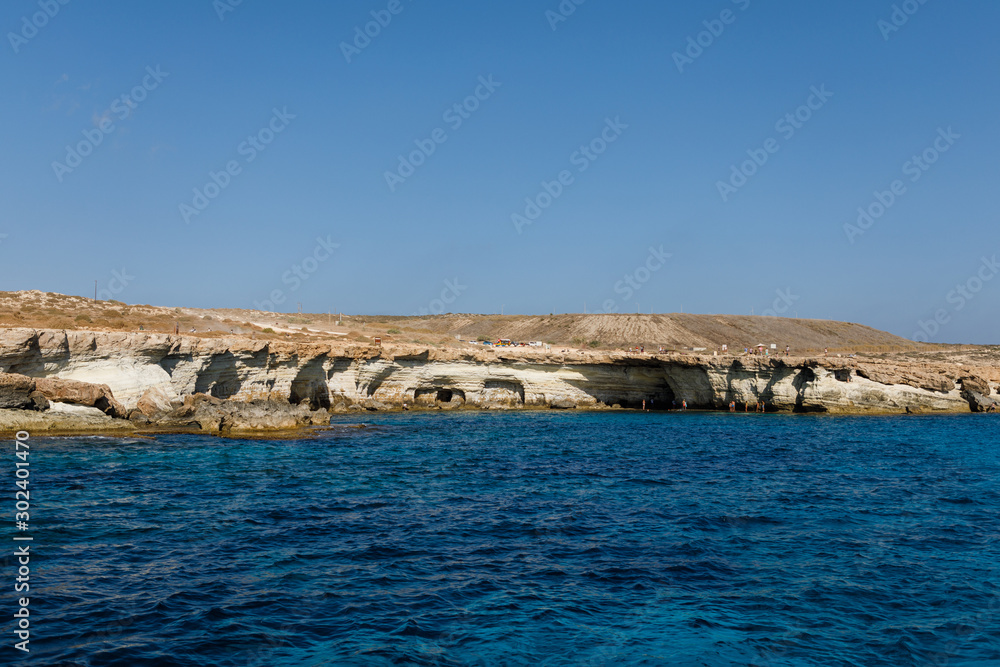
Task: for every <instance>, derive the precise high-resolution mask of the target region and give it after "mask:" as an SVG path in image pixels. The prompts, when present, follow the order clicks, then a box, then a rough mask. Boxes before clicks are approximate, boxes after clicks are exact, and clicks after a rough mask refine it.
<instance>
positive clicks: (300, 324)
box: [0, 291, 956, 354]
mask: <svg viewBox="0 0 1000 667" xmlns="http://www.w3.org/2000/svg"><path fill="white" fill-rule="evenodd" d="M0 327H35V328H54V329H67V330H92V331H138V330H140V327H141V329H142V330H144V331H151V332H173V331H174V330H175V328H176V330H177V331H178V332H179V333H185V334H192V335H198V336H208V337H216V336H223V335H224V336H231V335H237V336H248V337H254V338H257V339H262V338H263V339H267V338H275V339H283V340H286V339H287V340H301V341H306V340H309V341H317V342H318V341H323V340H340V341H358V342H371V341H372V339H373V338H375V337H380V338H381V339H382V340H383V342H385V343H398V344H418V345H430V346H435V347H451V346H463V347H464V346H467V345H468V344H469V343H468V341H476V340H480V341H484V340H496V339H499V338H508V339H512V340H514V341H521V342H527V341H540V342H542V343H545V344H548V345H551V346H553V347H556V346H557V347H560V348H583V349H595V350H601V349H623V348H629V347H632V346H640V345H642V346H645V348H646V350H647V351H655V350H658V349H659V348H660V347H661V346H662V347H664V348H666V349H673V350H688V349H691V348H705V349H706V350H707V351H709V353H711V351H713V350H717V349H721V347H722V345H728V346H729V349H730V351H731V352H742V350H743V348H744V347H752V346H755V345H757V344H760V343H763V344H765V345H768V346H770V345H771V344H772V343H773V344H775V345H777V346H778V349H779V350H780V351H783V350H784V348H785V346H786V345H788V346H790V347H791V349H792V351H793V353H794V354H806V353H816V352H822V351H823V349H824V348H829V350H830V352H831V353H858V354H898V353H905V354H929V353H938V352H941V351H944V350H955V349H956V348H955V346H936V345H924V344H919V343H914V342H912V341H909V340H907V339H904V338H901V337H899V336H895V335H892V334H889V333H886V332H884V331H879V330H877V329H872V328H871V327H867V326H864V325H861V324H853V323H848V322H834V321H829V320H804V319H786V318H777V317H760V316H757V317H753V316H745V315H693V314H685V313H677V314H667V315H639V314H616V315H610V314H608V315H605V314H600V315H572V314H570V315H549V316H523V315H507V316H498V315H463V314H457V315H453V314H447V315H434V316H428V317H400V316H350V315H344V316H343V319H340V316H339V315H338V314H327V313H321V314H317V313H297V314H283V313H264V312H260V311H256V310H241V309H207V310H206V309H196V308H169V307H159V306H151V305H129V304H125V303H122V302H119V301H95V300H93V299H89V298H85V297H78V296H66V295H62V294H55V293H51V292H39V291H25V292H0Z"/></svg>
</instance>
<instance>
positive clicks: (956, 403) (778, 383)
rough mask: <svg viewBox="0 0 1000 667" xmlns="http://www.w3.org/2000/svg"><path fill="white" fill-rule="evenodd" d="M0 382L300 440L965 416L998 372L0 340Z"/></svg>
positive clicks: (118, 336) (987, 401) (26, 336)
mask: <svg viewBox="0 0 1000 667" xmlns="http://www.w3.org/2000/svg"><path fill="white" fill-rule="evenodd" d="M0 368H2V369H4V370H6V371H8V372H6V373H0V410H2V409H14V410H23V411H27V412H34V413H35V414H36V415H45V414H47V413H49V412H52V410H51V407H50V406H51V405H53V404H61V405H76V406H83V407H87V408H96V409H97V410H99V411H100V412H101V413H102V414H103V415H104V416H106V417H109V418H113V419H115V420H117V421H122V422H124V423H125V424H128V425H129V427H130V428H133V429H139V430H142V429H149V428H156V429H183V430H197V431H198V432H206V433H217V434H219V433H221V434H226V433H231V432H235V433H239V432H248V433H253V432H269V431H279V430H287V429H294V428H302V427H304V426H309V425H312V424H317V423H329V417H330V413H331V412H334V413H347V412H367V411H393V410H401V409H404V406H406V409H413V410H435V411H437V410H465V409H483V410H511V409H514V410H517V409H560V410H567V409H582V410H587V409H611V408H614V406H620V407H622V408H640V407H641V405H642V402H643V401H646V402H647V406H648V407H649V408H651V409H653V410H662V409H668V408H670V407H672V406H673V405H675V404H676V405H678V406H679V405H680V403H681V402H682V401H686V402H687V404H688V407H690V408H691V409H714V410H724V409H727V408H728V405H729V403H730V402H731V401H736V402H737V404H738V407H739V408H742V407H743V405H744V404H745V403H750V404H754V405H755V404H756V403H757V402H758V401H761V402H763V403H765V405H766V406H767V409H768V411H771V412H773V411H781V412H803V413H808V412H819V413H829V414H908V413H909V414H913V413H924V414H926V413H960V412H965V413H968V412H970V411H983V410H987V409H989V407H990V406H991V405H992V404H993V402H994V400H995V398H994V397H996V393H995V387H996V386H997V384H998V383H1000V368H994V367H983V366H961V367H960V366H957V365H954V364H950V365H947V364H943V363H941V364H923V363H905V362H898V361H892V360H879V359H865V360H860V359H854V358H828V357H820V358H816V357H755V356H741V357H730V356H707V357H705V356H701V357H699V356H682V355H667V354H627V353H623V352H588V351H574V352H567V353H555V352H546V351H543V350H531V349H525V350H514V351H512V350H492V349H475V350H462V349H433V348H419V349H414V348H413V346H401V345H397V346H386V347H384V348H380V347H371V346H362V345H356V344H351V343H345V344H340V345H331V344H326V345H323V344H315V343H309V344H306V343H288V342H286V343H281V342H267V341H252V340H247V339H242V338H232V339H225V338H221V339H202V338H195V337H189V336H177V335H167V334H147V333H137V332H133V333H110V332H108V333H97V332H78V331H68V332H67V331H53V330H38V331H36V330H32V329H0ZM609 406H610V408H609ZM63 413H64V414H63V416H62V417H60V419H61V420H63V421H65V420H66V419H68V416H67V415H66V414H65V411H63ZM90 417H94V414H91V415H90ZM53 418H54V417H53ZM95 418H96V417H95ZM126 419H127V421H126ZM2 427H3V425H2V424H0V428H2ZM89 427H90V426H89V425H88V428H89Z"/></svg>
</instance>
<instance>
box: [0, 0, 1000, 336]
mask: <svg viewBox="0 0 1000 667" xmlns="http://www.w3.org/2000/svg"><path fill="white" fill-rule="evenodd" d="M231 2H232V0H218V1H217V2H213V0H179V1H177V2H171V3H159V4H156V5H154V4H152V3H132V2H124V1H108V2H103V3H100V4H99V5H95V4H94V3H85V2H81V1H80V0H75V1H74V0H70V1H69V2H67V3H66V4H62V3H61V2H60V1H59V0H41V1H40V2H39V0H34V1H28V0H11V1H9V2H6V3H4V4H3V6H2V8H0V27H2V29H3V32H4V35H5V38H4V42H3V44H2V45H0V63H2V67H0V77H2V78H0V82H2V84H3V89H4V91H5V93H4V95H3V96H2V98H0V118H2V119H3V121H4V123H3V125H4V128H5V129H4V142H3V149H4V159H3V160H2V161H0V192H2V201H3V204H4V205H3V207H2V211H0V213H2V218H0V233H2V234H5V235H6V236H5V237H3V238H2V239H0V256H2V259H3V264H2V265H3V268H2V271H3V276H4V281H3V288H4V289H11V290H14V289H41V290H46V291H55V292H62V293H67V294H80V295H92V294H93V288H94V280H97V281H98V286H99V288H100V289H101V292H102V296H105V297H107V296H113V297H114V298H117V299H120V300H122V301H126V302H128V303H152V304H157V305H170V306H173V305H188V306H200V307H253V306H254V304H255V303H256V304H262V305H263V304H265V302H266V301H268V300H270V297H271V296H272V295H275V296H276V297H278V298H280V300H281V302H282V303H281V304H279V305H276V309H277V310H282V311H293V310H295V308H296V304H297V303H298V302H301V303H302V305H303V309H304V310H307V311H313V312H321V311H326V310H327V309H332V310H340V311H343V312H350V313H359V314H360V313H366V314H376V313H385V314H403V315H408V314H413V313H417V312H420V311H421V309H425V310H428V311H438V310H442V309H444V310H448V311H454V312H474V313H492V312H499V311H500V309H501V308H503V309H504V312H506V313H545V314H547V313H549V312H556V313H563V312H582V311H583V310H584V307H585V306H586V308H587V309H588V311H589V312H602V311H605V310H614V311H617V312H636V310H637V309H638V310H641V311H642V312H650V311H652V312H658V313H665V312H678V311H683V312H699V313H736V314H749V313H751V312H754V313H756V314H760V313H762V312H763V313H767V314H772V313H781V314H788V315H798V316H799V317H809V318H828V319H837V320H848V321H855V322H861V323H864V324H869V325H871V326H875V327H878V328H882V329H886V330H889V331H892V332H894V333H897V334H900V335H903V336H907V337H913V336H914V335H917V334H920V336H919V337H921V338H922V339H929V340H933V341H937V342H976V343H997V342H1000V340H998V339H1000V336H998V334H997V324H998V318H997V312H998V308H997V306H998V304H1000V280H995V281H994V280H992V278H993V277H994V274H995V273H996V272H997V271H998V269H997V268H996V266H995V264H993V263H992V258H993V257H994V255H996V254H1000V229H998V225H997V218H996V206H995V203H994V198H995V194H994V193H995V192H996V191H997V188H996V185H995V177H996V173H997V167H996V159H997V157H996V156H997V155H998V148H1000V124H998V123H997V122H996V107H997V101H998V85H997V83H998V72H1000V43H998V42H997V40H996V39H995V27H996V25H998V23H1000V5H998V4H997V3H995V2H988V1H986V0H971V1H969V2H962V3H946V2H943V1H942V0H926V2H924V3H923V4H921V3H920V2H919V1H918V0H909V1H908V2H897V3H895V8H894V3H893V2H877V1H865V2H860V1H851V2H838V3H793V2H773V1H772V2H763V1H762V0H738V1H736V2H733V1H731V0H714V1H711V2H709V1H705V2H690V3H661V2H652V1H647V2H633V3H628V4H627V5H623V4H622V3H611V2H607V1H606V0H586V1H585V2H582V3H581V4H579V5H576V4H575V3H574V2H573V0H566V1H565V2H563V3H562V4H561V5H560V2H557V1H556V0H550V1H537V2H526V1H523V2H522V1H512V2H506V3H496V4H487V3H468V2H436V3H430V2H420V1H418V0H398V3H395V2H389V0H384V1H383V0H378V1H375V2H344V3H320V2H296V3H283V4H278V3H268V2H264V1H263V0H243V2H241V3H240V4H238V5H231V4H230V3H231ZM560 7H562V13H560ZM46 9H47V10H48V13H49V14H51V16H48V15H44V12H45V10H46ZM570 9H572V10H573V11H572V13H570V11H569V10H570ZM392 10H395V12H396V13H393V11H392ZM906 10H908V11H909V13H907V11H906ZM39 12H42V13H43V14H39ZM372 12H374V13H375V14H374V15H373V14H372ZM894 14H895V16H894ZM556 17H557V18H556ZM904 18H905V22H904V20H903V19H904ZM378 19H381V20H382V22H383V23H385V24H386V25H378V24H370V22H372V21H377V20H378ZM387 19H389V20H387ZM561 19H565V20H561ZM893 19H895V23H893ZM880 22H882V23H881V24H880ZM366 24H370V25H368V26H367V27H368V30H369V32H370V33H373V34H375V36H374V37H368V38H364V37H362V38H358V37H357V31H358V30H360V31H362V33H363V32H364V30H365V28H366ZM39 25H40V27H39ZM887 26H888V27H887ZM896 28H898V29H896ZM713 33H714V34H713ZM689 38H690V39H691V40H693V42H694V44H696V45H697V43H698V41H699V40H700V42H701V46H691V44H692V42H690V41H689ZM356 40H357V41H356ZM366 40H367V41H366ZM345 44H347V45H350V46H349V47H345V46H344V45H345ZM345 51H346V52H347V53H346V55H345ZM677 54H681V55H683V58H682V57H681V55H677ZM684 58H687V60H684ZM348 61H349V62H348ZM151 72H152V73H154V74H155V76H154V75H153V74H151ZM483 81H485V82H487V84H488V85H485V84H483V83H482V82H483ZM815 91H820V93H821V95H820V96H817V95H816V92H815ZM477 93H478V98H477V96H476V95H477ZM123 96H124V98H123ZM116 100H117V102H116ZM456 104H457V105H459V111H456V110H455V108H454V107H455V105H456ZM810 104H811V105H812V108H809V105H810ZM449 110H450V111H449ZM786 114H792V118H793V119H794V118H795V114H798V116H799V120H795V121H794V123H795V126H792V124H791V123H790V122H788V121H785V122H784V124H782V125H779V124H778V123H779V121H781V120H782V119H783V118H785V117H786ZM803 119H804V120H803ZM102 121H103V125H102ZM459 121H460V124H459ZM102 127H103V129H102ZM790 127H791V128H792V129H791V130H789V128H790ZM85 133H88V134H85ZM602 134H603V136H602ZM88 137H89V138H88ZM435 137H436V138H437V139H438V141H435V139H434V138H435ZM98 138H99V139H100V141H99V143H98V142H97V140H98ZM251 138H252V139H251ZM441 140H443V142H441ZM769 140H770V142H769ZM254 142H256V144H257V146H258V147H259V148H260V150H258V148H255V147H254ZM935 142H937V146H936V147H935ZM81 143H83V144H84V145H82V146H81ZM420 146H423V147H424V148H423V152H422V153H417V154H415V155H412V157H413V160H412V162H418V163H419V165H418V166H414V167H413V169H412V173H411V172H410V169H409V167H410V166H412V163H411V161H410V157H411V154H413V151H421V148H420ZM430 147H433V152H431V151H430ZM587 147H589V148H587ZM768 147H769V148H770V149H771V151H770V152H769V151H768ZM77 148H80V151H76V149H77ZM581 148H586V149H587V152H589V157H588V155H587V152H582V151H581ZM68 149H71V151H72V152H74V153H83V152H86V153H88V154H87V155H85V156H84V155H80V157H79V158H78V161H77V158H74V157H73V156H72V155H68V153H69V152H70V150H68ZM925 151H928V152H927V157H928V158H933V159H934V162H933V164H923V166H922V167H921V166H916V167H915V166H914V164H913V163H912V162H911V160H912V158H913V157H914V156H918V157H919V156H920V155H922V154H923V153H924V152H925ZM598 152H599V154H598ZM425 153H429V154H425ZM401 155H402V156H403V157H404V159H405V160H406V162H407V163H409V164H408V165H404V166H402V167H401V166H400V156H401ZM753 156H756V157H757V159H758V162H763V164H753V163H747V164H744V163H745V162H746V161H747V160H752V159H753ZM251 157H252V158H253V159H251ZM764 157H766V160H764V159H763V158H764ZM55 163H58V164H55ZM908 163H910V164H908ZM72 165H76V166H72ZM734 165H735V167H736V169H737V170H739V169H740V168H741V167H742V168H743V171H744V175H745V174H746V173H750V174H751V175H750V176H746V177H745V182H744V181H743V180H742V178H741V177H740V176H739V175H737V176H735V177H734V176H733V167H734ZM227 166H228V167H229V168H230V169H231V173H226V170H227ZM584 167H585V168H584ZM387 172H389V173H394V174H395V176H394V177H389V178H388V179H387V175H386V174H387ZM212 174H215V181H216V183H218V184H224V187H218V186H216V185H213V177H212ZM401 174H402V175H401ZM560 176H562V178H563V179H564V183H565V184H562V183H560V182H559V180H560ZM731 179H732V180H731ZM894 181H899V182H898V183H896V184H895V185H896V188H897V192H898V193H900V194H898V195H896V194H893V193H892V188H893V183H894ZM720 182H728V184H729V186H730V187H729V188H726V187H722V186H720ZM734 183H736V184H738V185H739V187H736V186H735V185H733V184H734ZM545 184H548V186H547V189H548V192H547V191H546V185H545ZM206 186H208V193H206V192H205V189H206ZM196 189H197V190H198V192H199V193H201V194H200V195H199V194H196V192H195V190H196ZM553 193H554V194H555V195H556V196H552V194H553ZM876 193H884V194H881V195H879V194H876ZM207 194H211V195H213V197H211V198H209V197H207V196H206V195H207ZM199 196H201V197H204V199H199ZM879 198H881V199H882V203H879ZM526 199H529V200H532V201H533V202H534V204H535V205H536V206H537V205H538V204H542V205H544V206H545V208H541V207H540V208H539V209H538V211H534V210H533V209H532V208H531V205H530V204H529V202H526ZM883 204H885V205H884V206H883ZM182 205H183V206H182ZM199 205H201V206H202V207H201V208H200V209H199V208H198V206H199ZM185 207H189V208H185ZM859 207H861V208H862V209H867V210H869V211H871V212H874V213H879V212H880V207H882V209H884V210H881V215H880V216H879V217H877V218H875V217H873V218H872V219H871V222H870V223H869V222H865V223H864V224H865V225H867V226H866V228H862V227H860V226H858V224H857V220H858V217H859V213H858V209H859ZM536 213H538V215H537V216H535V214H536ZM529 215H530V216H532V217H534V219H533V220H529V219H528V217H529ZM512 216H522V217H520V218H518V217H514V218H513V220H512ZM518 221H520V223H519V222H518ZM845 225H854V227H847V228H846V229H845ZM666 255H669V257H665V256H666ZM984 259H985V262H984ZM446 302H447V304H446Z"/></svg>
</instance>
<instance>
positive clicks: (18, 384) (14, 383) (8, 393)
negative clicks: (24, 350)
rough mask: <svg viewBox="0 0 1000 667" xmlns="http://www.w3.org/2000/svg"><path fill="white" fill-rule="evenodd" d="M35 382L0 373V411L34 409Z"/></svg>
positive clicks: (15, 375)
mask: <svg viewBox="0 0 1000 667" xmlns="http://www.w3.org/2000/svg"><path fill="white" fill-rule="evenodd" d="M34 392H35V381H34V380H33V379H31V378H29V377H26V376H24V375H18V374H16V373H0V409H2V408H13V409H21V410H23V409H27V408H33V407H34V403H35V401H34V399H33V398H32V394H33V393H34Z"/></svg>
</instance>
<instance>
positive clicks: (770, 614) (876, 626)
mask: <svg viewBox="0 0 1000 667" xmlns="http://www.w3.org/2000/svg"><path fill="white" fill-rule="evenodd" d="M360 423H364V428H350V427H348V426H349V425H356V424H360ZM998 426H1000V421H998V419H997V418H996V417H994V416H993V415H962V416H947V417H923V416H910V417H819V416H807V415H800V416H795V415H756V414H740V413H737V414H735V415H731V414H728V413H723V414H719V413H694V412H688V413H641V412H619V411H615V412H592V413H577V412H554V411H553V412H513V413H489V412H463V413H439V414H429V413H424V414H412V413H403V414H386V415H375V414H368V415H361V416H354V417H337V418H335V424H334V427H335V428H333V429H331V430H329V431H326V432H321V433H319V434H317V436H316V437H314V438H309V439H298V440H266V439H265V440H223V439H216V438H210V437H201V436H191V435H172V436H160V437H156V438H151V439H141V438H125V439H121V438H94V437H90V438H64V439H57V438H41V437H32V438H31V440H30V441H29V443H30V444H31V455H30V456H31V458H30V461H31V468H30V469H31V486H30V490H31V503H32V512H31V530H30V535H31V536H33V537H34V542H33V543H32V552H33V556H32V561H31V584H30V585H31V591H30V597H31V603H30V612H31V641H30V648H31V653H30V654H27V655H24V654H22V653H21V652H20V651H17V650H15V649H14V648H13V644H14V642H15V641H17V640H16V638H15V636H14V634H13V624H12V623H11V622H9V621H5V622H4V624H3V628H4V633H3V637H4V640H3V641H4V645H3V646H2V648H0V656H2V657H0V663H2V664H33V665H121V666H123V667H124V666H128V667H133V666H141V665H246V666H250V665H262V666H263V665H268V666H270V665H616V666H621V665H865V666H868V665H953V666H958V665H1000V571H998V570H1000V547H998V544H997V536H998V533H1000V446H998V439H997V433H998ZM9 445H10V446H9V447H6V448H5V451H7V452H8V454H7V458H8V466H7V468H8V472H9V474H8V482H9V483H8V486H9V487H10V489H9V491H10V492H9V493H7V494H5V497H7V498H8V500H7V501H5V502H7V503H8V505H9V507H7V508H5V509H4V512H5V514H7V515H8V516H9V519H10V520H11V526H10V528H9V529H8V530H7V531H6V532H7V534H8V537H7V538H6V539H8V540H10V539H11V537H12V536H13V535H15V534H16V533H15V531H14V528H13V512H14V499H13V495H14V494H13V491H14V484H13V482H14V475H13V469H14V465H13V462H14V455H13V440H12V439H11V440H10V443H9ZM14 544H16V543H14V542H12V541H9V542H8V548H7V549H4V552H5V553H6V554H8V555H6V556H5V557H4V559H3V568H2V572H3V573H4V576H6V577H7V579H8V582H9V586H10V587H7V588H6V590H7V591H8V592H7V594H6V595H3V596H0V613H2V614H3V615H4V616H3V617H4V618H5V619H10V618H11V614H12V613H13V611H14V610H15V609H16V607H15V605H16V604H17V602H16V600H17V598H18V597H19V595H21V594H16V593H14V592H13V580H14V577H15V574H16V572H15V571H16V567H17V565H16V563H15V562H14V558H13V557H12V556H11V555H9V554H11V553H13V550H14V547H13V546H12V545H14ZM6 586H8V584H5V587H6ZM4 608H6V609H4Z"/></svg>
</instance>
